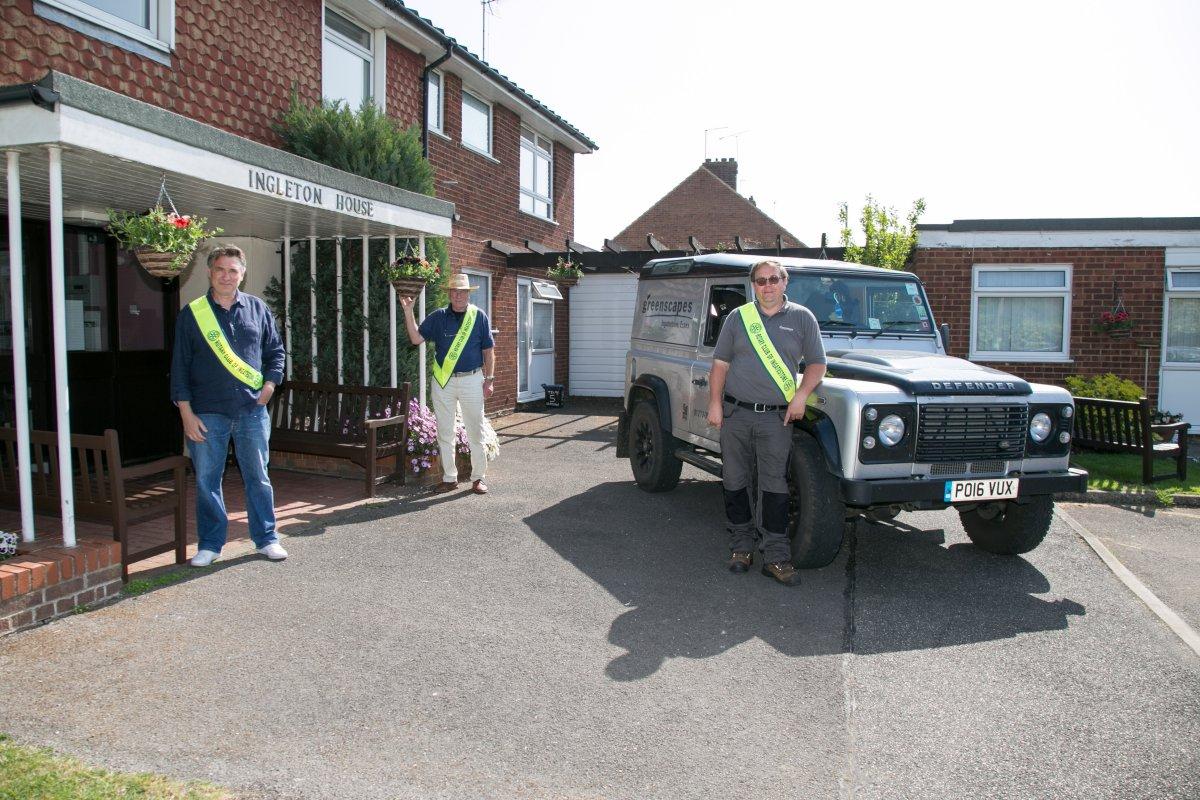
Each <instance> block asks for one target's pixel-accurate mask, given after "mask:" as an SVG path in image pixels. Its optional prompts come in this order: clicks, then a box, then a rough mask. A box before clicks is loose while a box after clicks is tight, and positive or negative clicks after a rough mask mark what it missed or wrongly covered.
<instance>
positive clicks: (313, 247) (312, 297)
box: [308, 236, 318, 383]
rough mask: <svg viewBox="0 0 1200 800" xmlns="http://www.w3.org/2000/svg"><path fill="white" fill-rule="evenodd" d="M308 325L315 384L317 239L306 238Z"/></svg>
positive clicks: (315, 381)
mask: <svg viewBox="0 0 1200 800" xmlns="http://www.w3.org/2000/svg"><path fill="white" fill-rule="evenodd" d="M308 323H309V330H310V331H311V332H312V349H311V350H310V351H309V352H310V353H311V354H312V382H313V383H317V382H318V381H317V237H315V236H310V237H308Z"/></svg>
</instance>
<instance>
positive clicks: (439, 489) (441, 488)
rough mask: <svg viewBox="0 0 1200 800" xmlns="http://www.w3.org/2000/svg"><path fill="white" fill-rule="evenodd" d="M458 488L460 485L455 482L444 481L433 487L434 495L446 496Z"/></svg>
mask: <svg viewBox="0 0 1200 800" xmlns="http://www.w3.org/2000/svg"><path fill="white" fill-rule="evenodd" d="M457 488H458V484H457V483H455V482H454V481H442V482H441V483H439V484H438V485H437V486H435V487H433V493H434V494H445V493H446V492H453V491H454V490H455V489H457Z"/></svg>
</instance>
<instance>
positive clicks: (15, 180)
mask: <svg viewBox="0 0 1200 800" xmlns="http://www.w3.org/2000/svg"><path fill="white" fill-rule="evenodd" d="M20 159H21V154H20V153H19V152H17V151H16V150H9V151H8V270H9V297H10V299H11V300H12V352H13V401H14V402H13V405H14V406H15V407H16V411H17V416H16V420H15V422H16V425H17V483H18V484H19V486H20V493H21V541H24V542H32V541H33V538H34V529H33V475H32V468H31V467H30V465H29V376H28V372H27V371H26V367H25V252H24V250H22V243H21V166H20Z"/></svg>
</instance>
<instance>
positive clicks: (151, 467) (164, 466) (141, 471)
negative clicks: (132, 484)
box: [121, 456, 188, 480]
mask: <svg viewBox="0 0 1200 800" xmlns="http://www.w3.org/2000/svg"><path fill="white" fill-rule="evenodd" d="M187 463H188V460H187V459H186V458H184V457H183V456H167V457H166V458H160V459H158V460H157V461H151V462H149V463H146V464H138V465H137V466H133V467H121V477H122V478H124V479H126V480H128V479H129V478H144V477H146V476H147V475H154V474H156V473H159V472H170V471H171V470H174V469H178V468H181V467H186V466H187Z"/></svg>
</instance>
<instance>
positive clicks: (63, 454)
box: [46, 144, 75, 547]
mask: <svg viewBox="0 0 1200 800" xmlns="http://www.w3.org/2000/svg"><path fill="white" fill-rule="evenodd" d="M46 152H47V153H48V154H49V156H50V171H49V178H50V298H51V303H50V308H51V312H52V314H53V328H54V389H55V392H54V405H55V409H56V411H57V412H58V420H57V425H58V464H59V468H58V479H59V480H58V491H59V498H60V500H59V504H60V506H61V508H62V537H63V546H64V547H74V546H75V485H74V480H73V475H72V469H71V398H70V393H69V391H68V389H67V301H66V297H67V288H66V284H67V279H66V274H65V270H66V268H65V264H64V261H63V206H62V201H63V197H62V148H61V147H59V146H58V145H53V144H52V145H47V146H46Z"/></svg>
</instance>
